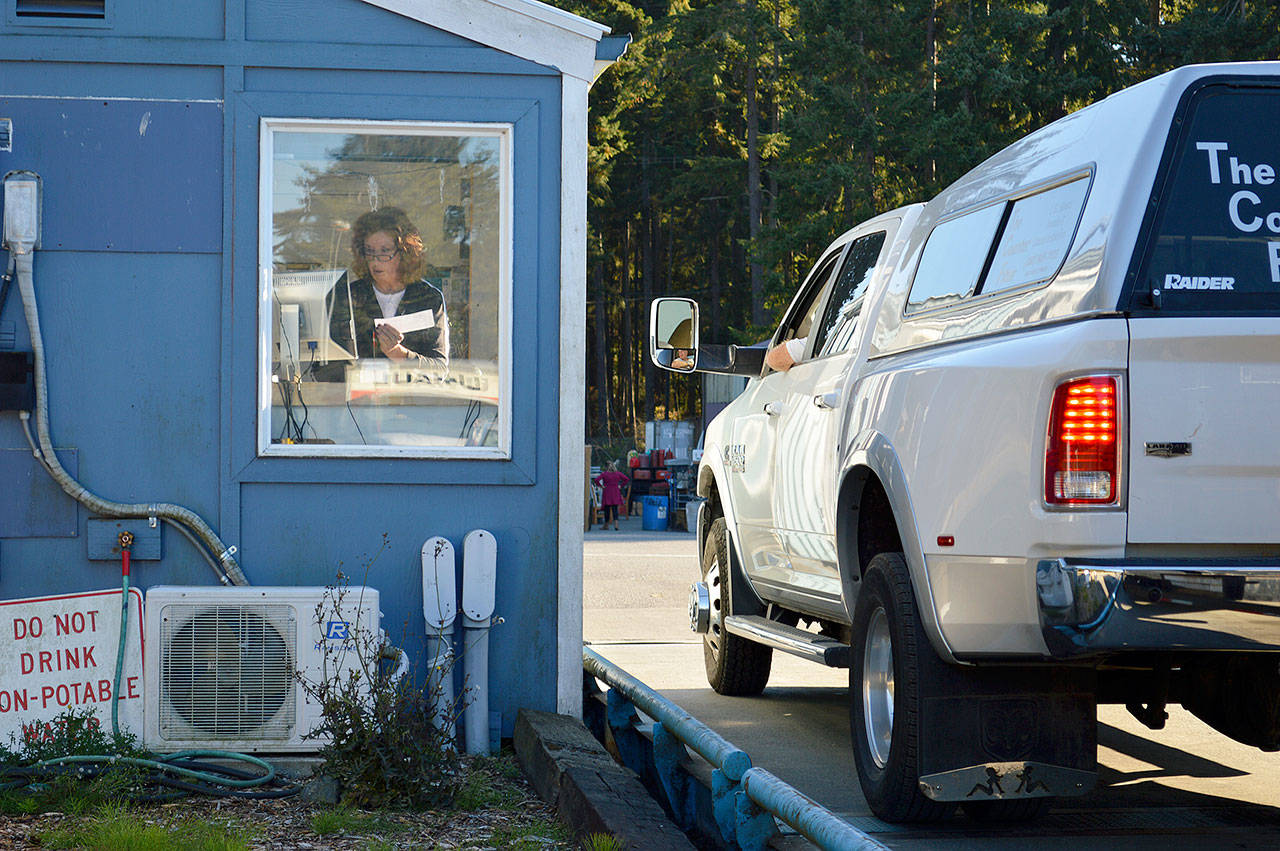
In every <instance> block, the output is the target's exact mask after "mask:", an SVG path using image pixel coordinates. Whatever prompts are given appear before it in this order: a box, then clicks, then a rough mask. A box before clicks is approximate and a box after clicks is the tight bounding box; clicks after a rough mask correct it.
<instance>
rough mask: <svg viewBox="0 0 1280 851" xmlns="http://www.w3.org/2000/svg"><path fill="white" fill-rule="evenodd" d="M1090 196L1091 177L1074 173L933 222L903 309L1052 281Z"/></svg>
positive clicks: (931, 305) (910, 309)
mask: <svg viewBox="0 0 1280 851" xmlns="http://www.w3.org/2000/svg"><path fill="white" fill-rule="evenodd" d="M1088 193H1089V175H1088V174H1087V173H1085V174H1079V175H1076V176H1074V177H1073V178H1071V179H1070V180H1068V181H1067V182H1066V183H1058V184H1057V185H1055V186H1051V187H1049V188H1048V189H1042V190H1040V191H1036V192H1034V193H1032V194H1030V195H1024V196H1023V197H1021V198H1016V199H1013V200H1010V201H1004V202H1002V203H999V204H992V205H990V206H987V207H983V208H981V209H979V210H974V211H973V212H971V213H966V214H964V215H962V216H959V217H957V218H954V219H949V220H948V221H945V222H943V223H942V224H940V225H938V226H937V227H936V228H934V230H933V233H931V234H930V235H929V241H928V242H927V243H926V244H925V247H924V252H923V255H922V256H921V258H920V266H919V268H918V269H917V271H916V277H915V282H914V283H913V284H912V287H911V295H910V297H909V299H908V302H907V311H908V312H909V313H914V312H919V311H924V310H929V309H931V308H934V307H941V306H944V305H947V304H950V303H952V302H956V301H959V300H961V299H965V298H968V297H970V296H976V295H994V294H996V293H1002V292H1007V291H1011V290H1019V289H1024V288H1026V287H1032V286H1037V285H1039V284H1042V283H1044V282H1045V281H1048V280H1051V279H1052V278H1053V276H1054V275H1056V274H1057V273H1058V270H1059V269H1061V268H1062V263H1063V261H1064V260H1066V258H1067V252H1068V251H1070V249H1071V243H1072V241H1073V240H1074V239H1075V234H1076V228H1077V227H1078V226H1079V223H1080V216H1081V214H1082V213H1083V211H1084V202H1085V198H1086V197H1087V196H1088ZM993 245H994V248H993Z"/></svg>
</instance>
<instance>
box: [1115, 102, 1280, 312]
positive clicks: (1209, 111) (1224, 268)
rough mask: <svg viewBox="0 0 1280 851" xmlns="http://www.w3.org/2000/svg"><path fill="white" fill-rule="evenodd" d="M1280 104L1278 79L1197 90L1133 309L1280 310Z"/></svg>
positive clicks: (1162, 190) (1161, 196) (1163, 191)
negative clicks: (1277, 142) (1279, 173)
mask: <svg viewBox="0 0 1280 851" xmlns="http://www.w3.org/2000/svg"><path fill="white" fill-rule="evenodd" d="M1277 106H1280V89H1277V88H1275V87H1274V85H1272V84H1256V85H1248V86H1228V85H1223V84H1212V85H1208V86H1205V87H1204V88H1203V89H1201V90H1200V91H1198V92H1197V93H1196V94H1194V95H1193V96H1192V98H1191V100H1190V102H1189V104H1188V106H1187V117H1186V120H1185V121H1184V122H1182V128H1183V129H1182V131H1181V132H1179V130H1177V129H1175V130H1174V131H1173V132H1175V133H1178V137H1177V138H1176V139H1175V140H1174V143H1173V144H1174V147H1173V153H1172V159H1171V160H1170V163H1169V172H1168V177H1167V179H1166V180H1165V181H1164V183H1163V185H1161V186H1158V187H1157V189H1156V191H1157V192H1158V193H1159V204H1160V206H1159V209H1158V210H1157V212H1156V216H1155V219H1154V221H1153V222H1152V234H1151V237H1150V242H1148V243H1147V245H1148V248H1147V250H1146V256H1145V262H1144V263H1143V265H1142V266H1141V267H1140V274H1139V275H1138V277H1137V280H1136V281H1135V285H1134V294H1133V301H1132V304H1133V305H1134V307H1135V308H1137V309H1140V310H1141V309H1143V308H1152V307H1154V308H1155V309H1157V310H1159V311H1161V312H1163V313H1169V312H1175V313H1176V312H1179V311H1206V310H1208V311H1212V312H1214V313H1215V314H1224V315H1226V314H1246V315H1248V314H1254V315H1257V314H1272V315H1275V314H1280V180H1277V171H1278V170H1280V154H1277V149H1276V146H1275V139H1276V138H1277V136H1280V110H1277ZM1176 127H1177V125H1175V128H1176Z"/></svg>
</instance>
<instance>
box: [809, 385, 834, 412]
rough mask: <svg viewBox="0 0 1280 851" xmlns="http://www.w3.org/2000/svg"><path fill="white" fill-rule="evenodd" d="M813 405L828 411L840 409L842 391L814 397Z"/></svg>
mask: <svg viewBox="0 0 1280 851" xmlns="http://www.w3.org/2000/svg"><path fill="white" fill-rule="evenodd" d="M813 404H815V405H817V406H818V407H819V408H822V409H823V410H826V411H829V410H831V409H832V408H838V407H840V391H839V390H832V391H831V392H830V393H820V394H819V395H817V396H814V397H813Z"/></svg>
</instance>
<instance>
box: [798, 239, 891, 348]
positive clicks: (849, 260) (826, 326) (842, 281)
mask: <svg viewBox="0 0 1280 851" xmlns="http://www.w3.org/2000/svg"><path fill="white" fill-rule="evenodd" d="M883 246H884V232H883V231H881V232H880V233H873V234H871V235H869V236H864V237H860V238H859V239H857V240H855V241H854V243H853V245H851V246H850V247H849V254H848V255H847V256H846V257H845V261H844V266H843V267H842V268H841V269H840V276H839V277H837V278H836V282H835V284H833V285H832V287H831V297H830V298H828V299H827V309H826V312H825V313H824V314H823V316H822V327H821V329H820V330H819V332H818V339H817V342H815V343H814V346H813V350H814V351H815V352H817V353H818V357H822V356H824V355H830V354H835V353H837V352H843V351H844V350H845V349H846V348H848V346H849V341H850V340H852V339H853V332H854V329H855V328H856V327H857V319H858V314H859V313H861V312H862V299H863V297H864V296H866V294H867V285H868V284H870V283H871V277H872V274H873V273H874V272H875V270H876V259H877V258H878V257H879V256H880V249H881V248H882V247H883Z"/></svg>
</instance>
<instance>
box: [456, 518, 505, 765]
mask: <svg viewBox="0 0 1280 851" xmlns="http://www.w3.org/2000/svg"><path fill="white" fill-rule="evenodd" d="M497 580H498V545H497V542H496V541H495V540H494V537H493V533H492V532H487V531H485V530H484V529H476V530H474V531H471V532H468V533H467V537H465V538H463V540H462V674H463V677H462V681H463V683H465V684H466V689H467V691H466V695H467V703H466V707H465V708H464V709H463V710H462V719H463V725H462V729H463V732H464V733H465V735H466V740H467V753H469V754H487V753H489V752H490V751H489V628H490V627H491V626H492V625H493V605H494V594H495V586H496V584H497Z"/></svg>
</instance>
